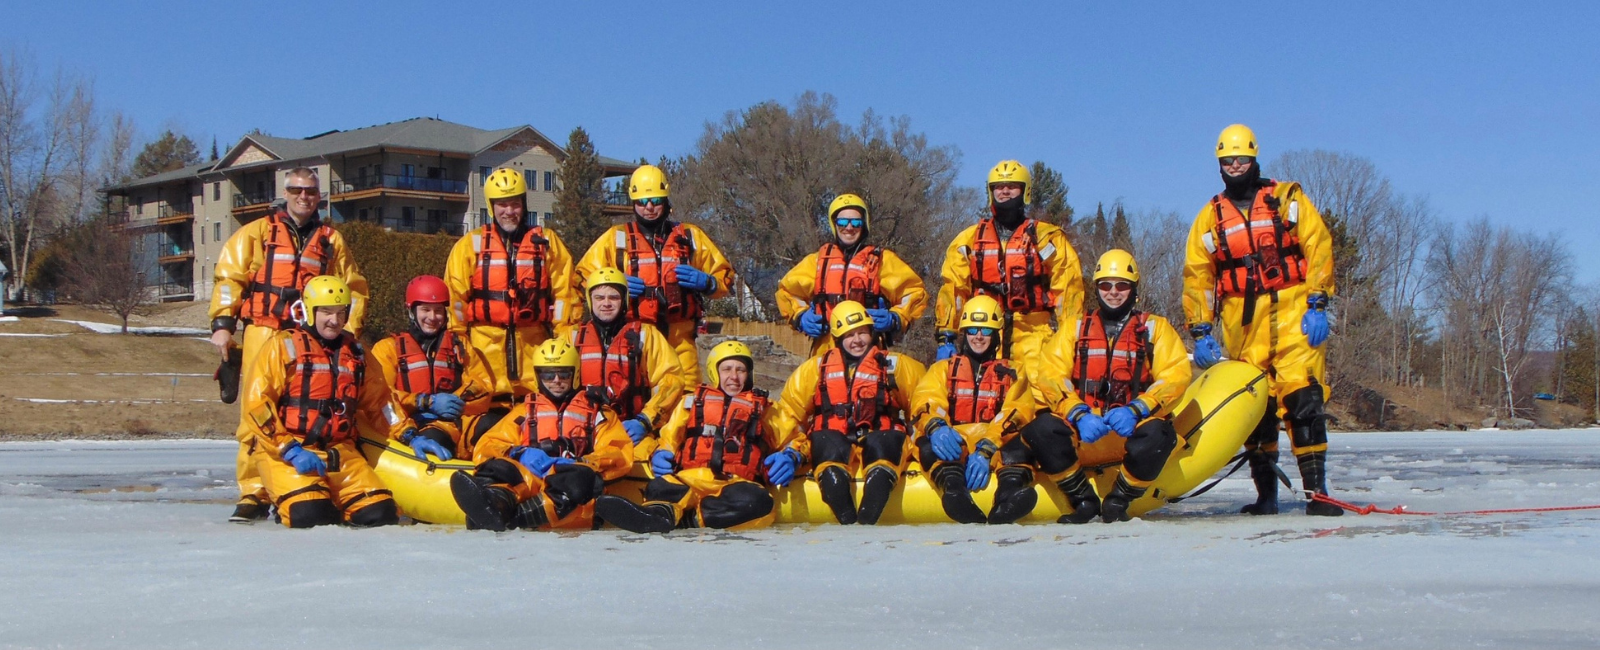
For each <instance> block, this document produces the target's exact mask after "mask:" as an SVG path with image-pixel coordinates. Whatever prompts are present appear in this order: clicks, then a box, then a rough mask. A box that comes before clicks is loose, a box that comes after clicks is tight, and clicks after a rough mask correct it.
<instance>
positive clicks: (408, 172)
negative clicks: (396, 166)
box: [400, 163, 417, 178]
mask: <svg viewBox="0 0 1600 650" xmlns="http://www.w3.org/2000/svg"><path fill="white" fill-rule="evenodd" d="M400 176H402V177H404V178H416V176H417V166H416V165H412V164H409V163H407V164H404V165H401V166H400Z"/></svg>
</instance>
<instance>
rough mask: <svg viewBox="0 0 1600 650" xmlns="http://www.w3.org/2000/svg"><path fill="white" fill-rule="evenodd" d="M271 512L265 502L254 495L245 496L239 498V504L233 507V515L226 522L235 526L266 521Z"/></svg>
mask: <svg viewBox="0 0 1600 650" xmlns="http://www.w3.org/2000/svg"><path fill="white" fill-rule="evenodd" d="M271 512H272V507H271V506H269V505H267V502H266V501H262V500H261V499H260V498H259V497H257V496H256V495H254V494H247V495H245V496H242V497H239V503H238V504H236V505H234V506H233V515H231V516H229V517H228V521H231V522H233V523H236V524H249V523H254V522H257V521H261V520H262V519H266V518H267V515H268V514H269V513H271Z"/></svg>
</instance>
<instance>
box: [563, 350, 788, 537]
mask: <svg viewBox="0 0 1600 650" xmlns="http://www.w3.org/2000/svg"><path fill="white" fill-rule="evenodd" d="M706 376H707V377H709V378H710V379H711V381H710V382H707V383H705V384H701V385H700V387H699V388H696V389H695V391H694V392H693V393H691V394H689V395H685V396H684V398H683V402H682V404H681V405H680V407H679V408H676V409H673V411H672V416H671V418H670V419H668V420H667V424H666V426H664V427H662V428H661V446H660V447H659V448H658V449H656V451H655V453H653V454H651V456H650V469H651V471H652V472H654V473H655V478H654V479H652V480H651V481H650V483H649V485H646V486H645V488H644V497H645V502H644V504H643V505H635V504H634V503H633V502H631V501H628V500H627V499H625V498H623V497H620V496H615V495H606V496H602V497H600V498H599V499H596V500H595V504H594V508H595V514H596V515H598V516H599V517H600V518H601V519H604V520H605V521H606V522H607V523H610V524H613V525H615V526H617V527H618V528H623V529H626V530H631V531H633V532H636V533H665V532H668V531H670V530H672V529H673V528H675V527H677V526H678V525H679V522H680V520H681V521H682V525H683V526H684V527H686V528H693V527H697V526H705V527H707V528H736V529H749V528H759V527H765V526H770V525H772V520H773V518H774V513H773V500H772V495H771V494H768V493H767V490H766V488H765V487H763V486H762V485H761V484H760V483H756V482H755V481H756V479H757V477H758V476H759V475H760V470H761V459H762V458H763V457H765V455H766V451H767V450H770V449H772V448H774V447H776V446H777V445H776V444H775V441H774V440H772V438H771V435H770V430H769V429H768V428H767V427H766V424H765V423H764V421H763V418H764V417H765V416H766V413H767V407H768V406H769V405H770V402H768V400H767V391H764V390H761V389H759V388H756V387H755V384H754V376H755V357H754V356H753V355H752V354H751V353H750V348H749V347H747V346H746V345H745V344H743V343H740V342H738V341H723V342H722V343H718V344H717V346H716V347H714V348H712V349H711V355H710V357H709V358H708V359H707V361H706Z"/></svg>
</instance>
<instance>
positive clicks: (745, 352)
mask: <svg viewBox="0 0 1600 650" xmlns="http://www.w3.org/2000/svg"><path fill="white" fill-rule="evenodd" d="M729 359H738V360H740V361H743V362H744V367H745V369H746V370H748V371H749V372H750V375H749V376H748V377H746V378H745V382H744V383H745V388H749V387H750V384H751V382H753V381H755V372H756V356H755V355H754V354H752V353H751V352H750V346H748V345H745V344H743V343H740V342H738V341H723V342H721V343H718V344H717V346H716V347H714V348H711V356H709V357H707V358H706V376H707V377H710V378H711V385H712V386H720V385H722V375H721V374H719V373H718V372H717V366H720V365H722V362H724V361H727V360H729Z"/></svg>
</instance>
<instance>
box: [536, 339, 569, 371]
mask: <svg viewBox="0 0 1600 650" xmlns="http://www.w3.org/2000/svg"><path fill="white" fill-rule="evenodd" d="M578 363H579V359H578V348H576V347H574V346H573V345H572V344H571V343H569V342H567V340H566V339H545V342H544V343H540V344H539V347H538V349H536V350H534V352H533V367H535V368H571V369H572V370H573V372H577V370H578Z"/></svg>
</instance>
